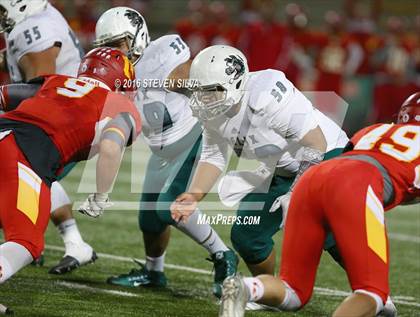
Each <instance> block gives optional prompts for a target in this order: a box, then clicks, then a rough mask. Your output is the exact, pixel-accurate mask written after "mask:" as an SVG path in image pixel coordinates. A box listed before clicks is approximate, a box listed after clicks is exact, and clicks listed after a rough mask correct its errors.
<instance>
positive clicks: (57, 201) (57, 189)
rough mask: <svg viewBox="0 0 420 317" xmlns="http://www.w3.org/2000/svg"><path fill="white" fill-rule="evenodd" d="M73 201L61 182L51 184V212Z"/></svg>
mask: <svg viewBox="0 0 420 317" xmlns="http://www.w3.org/2000/svg"><path fill="white" fill-rule="evenodd" d="M70 204H71V201H70V198H69V196H68V195H67V193H66V191H65V190H64V188H63V186H61V184H60V183H59V182H54V183H52V185H51V213H53V212H54V211H55V210H57V209H58V208H60V207H63V206H65V205H70Z"/></svg>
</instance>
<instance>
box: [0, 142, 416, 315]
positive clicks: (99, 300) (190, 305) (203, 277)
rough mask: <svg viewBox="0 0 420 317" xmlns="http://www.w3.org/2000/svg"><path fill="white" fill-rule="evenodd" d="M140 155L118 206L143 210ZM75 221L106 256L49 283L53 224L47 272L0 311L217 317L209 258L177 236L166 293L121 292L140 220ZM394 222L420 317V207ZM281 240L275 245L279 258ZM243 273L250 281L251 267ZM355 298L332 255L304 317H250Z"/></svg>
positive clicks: (394, 243) (404, 300)
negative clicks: (115, 282)
mask: <svg viewBox="0 0 420 317" xmlns="http://www.w3.org/2000/svg"><path fill="white" fill-rule="evenodd" d="M135 152H136V153H137V155H135V159H134V160H133V162H134V164H132V165H131V166H135V170H136V173H135V174H134V179H133V180H134V183H135V184H134V185H131V184H130V179H131V178H132V177H131V176H130V175H131V174H130V162H131V157H132V156H131V155H130V153H131V151H130V152H128V153H126V155H125V156H124V164H123V168H122V169H121V173H120V175H119V177H118V179H117V181H116V183H115V186H114V191H113V194H112V195H111V198H112V200H113V201H128V202H131V204H134V205H135V203H136V202H137V200H138V196H139V194H138V193H137V194H136V193H134V194H132V193H130V192H131V190H132V189H133V187H134V188H135V187H137V189H141V188H138V187H139V186H141V180H142V178H143V174H144V166H145V162H146V161H147V156H148V155H149V154H148V152H147V151H146V150H144V147H143V146H141V147H139V148H138V149H137V150H136V151H135ZM84 166H85V165H84V164H79V165H78V166H77V167H76V168H75V169H74V170H73V171H72V172H71V174H70V175H68V176H67V177H66V178H65V179H64V181H63V184H64V186H65V187H66V189H67V190H68V192H69V194H71V196H72V198H73V199H74V200H78V201H81V200H83V199H84V198H86V194H80V193H79V194H73V193H76V192H77V190H78V188H79V181H80V178H81V175H82V171H83V169H84ZM87 174H89V175H88V176H87V180H88V181H87V182H88V183H89V182H90V183H91V182H92V180H93V178H92V173H87ZM228 212H229V211H225V212H224V213H228ZM207 214H209V215H212V214H216V212H207ZM75 217H76V218H77V221H78V224H79V228H80V230H81V232H82V234H83V237H84V239H85V241H87V242H88V243H90V244H91V245H92V246H93V247H94V249H95V250H96V251H97V252H98V253H99V259H98V260H97V262H96V263H95V264H93V265H88V266H85V267H82V268H80V269H78V270H76V271H74V272H72V273H70V274H67V275H64V276H58V277H57V276H53V275H49V274H48V273H47V271H48V268H49V267H51V266H52V265H54V264H56V263H57V261H58V260H59V259H60V257H62V255H63V252H62V249H63V243H62V241H61V238H60V237H59V235H58V232H57V230H56V229H55V227H54V226H53V225H51V224H50V225H49V228H48V231H47V234H46V243H47V247H46V250H45V265H44V267H42V268H37V267H32V266H29V267H27V268H25V269H23V270H22V271H21V272H19V273H18V274H17V275H15V276H14V277H12V278H11V279H10V280H9V281H7V282H6V283H5V284H3V285H1V286H0V303H2V304H4V305H6V306H8V307H10V308H12V309H13V310H14V312H15V315H16V316H51V317H52V316H77V317H80V316H98V317H104V316H150V317H151V316H204V317H206V316H217V311H218V306H217V302H216V300H215V298H214V297H213V296H212V294H211V284H212V275H211V269H212V265H211V263H210V262H207V261H206V260H205V258H206V257H207V253H206V251H205V250H204V249H201V248H200V247H199V246H197V245H196V244H195V243H194V242H193V241H192V240H190V239H189V238H187V237H186V236H184V235H182V234H181V233H179V232H178V231H177V230H172V238H171V242H170V244H169V248H168V251H167V255H166V263H167V267H166V270H165V272H166V275H167V277H168V287H167V288H166V289H150V288H128V289H127V288H122V287H116V286H111V285H108V284H106V282H105V281H106V279H107V277H109V276H110V275H114V274H119V273H126V272H128V271H129V270H130V269H131V268H134V267H135V266H136V264H134V263H133V262H132V261H131V258H138V259H143V258H144V252H143V242H142V237H141V234H140V233H139V230H138V225H137V212H136V211H106V213H105V215H103V216H102V217H101V218H99V219H92V218H88V217H86V216H83V215H79V214H75ZM386 219H387V226H388V232H389V238H390V246H391V271H390V281H391V294H392V295H393V298H394V301H395V303H396V305H397V308H398V311H399V316H402V317H404V316H407V317H409V316H410V317H411V316H420V206H419V205H417V206H411V207H399V208H396V209H395V210H393V211H392V212H390V213H387V214H386ZM215 229H216V230H217V231H218V233H219V234H220V235H221V236H222V238H223V239H224V240H225V241H227V242H228V244H230V242H229V231H230V226H227V225H218V226H215ZM281 238H282V234H281V233H279V234H277V236H276V237H275V240H276V244H277V246H276V248H277V250H279V248H280V245H281V244H280V243H281ZM302 243H303V242H302ZM239 271H240V272H242V273H243V274H244V275H249V273H248V271H247V269H246V267H245V265H244V264H243V262H241V263H240V267H239ZM347 292H349V286H348V283H347V280H346V276H345V274H344V271H343V270H342V269H341V268H340V267H339V266H338V265H337V264H335V262H333V261H332V260H331V259H330V257H329V255H328V254H324V255H323V257H322V260H321V265H320V268H319V270H318V275H317V281H316V289H315V292H314V295H313V297H312V300H311V302H310V303H309V304H308V305H307V306H306V307H305V308H304V309H303V310H301V311H300V312H298V313H296V314H293V313H283V314H282V313H273V312H249V313H248V314H247V316H261V317H262V316H276V315H279V314H282V315H286V316H311V317H312V316H316V317H321V316H329V315H331V312H332V311H333V310H334V308H335V307H336V306H337V305H338V304H339V302H340V301H341V300H342V299H343V297H344V296H346V295H347ZM349 317H350V316H349Z"/></svg>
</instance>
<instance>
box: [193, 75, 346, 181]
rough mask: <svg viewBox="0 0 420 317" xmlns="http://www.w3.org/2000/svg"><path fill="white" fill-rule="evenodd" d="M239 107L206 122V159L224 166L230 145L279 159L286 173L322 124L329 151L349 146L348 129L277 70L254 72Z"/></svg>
mask: <svg viewBox="0 0 420 317" xmlns="http://www.w3.org/2000/svg"><path fill="white" fill-rule="evenodd" d="M245 90H246V92H245V95H244V97H243V98H242V101H241V108H240V110H239V112H238V113H237V114H236V115H234V116H233V117H231V118H228V117H227V116H226V115H223V116H221V117H219V118H216V119H215V120H211V121H208V122H206V123H205V124H204V133H203V136H204V138H203V151H202V155H201V161H206V162H209V163H212V164H214V165H216V166H217V167H219V168H220V169H223V168H224V166H225V165H226V155H227V150H228V147H229V146H230V147H232V148H233V149H234V151H235V152H236V154H237V155H240V157H242V158H245V159H256V160H258V161H260V162H262V163H264V165H266V166H267V167H269V166H272V164H273V163H275V164H276V165H277V169H279V168H280V169H285V171H286V172H285V175H288V174H290V173H294V172H296V171H297V169H298V167H299V163H298V155H299V149H300V148H302V147H301V146H299V144H298V142H299V141H300V140H301V139H302V138H303V137H304V136H305V134H306V133H308V132H309V131H310V130H312V129H314V128H315V127H317V126H318V125H319V126H320V128H321V130H322V132H323V133H324V136H325V138H326V140H327V144H328V146H327V152H328V151H331V150H333V149H335V148H343V147H344V146H345V145H346V144H347V142H348V138H347V135H346V133H345V132H344V131H343V130H342V129H341V128H340V127H339V126H338V125H337V124H335V123H334V122H333V121H332V120H331V119H329V118H328V117H326V116H325V115H324V114H323V113H321V112H320V111H319V110H317V109H315V108H314V107H313V106H312V104H311V102H310V101H309V100H308V99H307V98H306V97H305V96H304V95H303V94H302V93H301V92H300V91H299V90H298V89H297V88H296V87H295V86H294V85H293V84H292V83H291V82H290V81H289V80H288V79H287V78H286V76H285V75H284V73H282V72H280V71H276V70H271V69H269V70H264V71H258V72H253V73H250V74H249V77H248V81H247V83H246V86H245Z"/></svg>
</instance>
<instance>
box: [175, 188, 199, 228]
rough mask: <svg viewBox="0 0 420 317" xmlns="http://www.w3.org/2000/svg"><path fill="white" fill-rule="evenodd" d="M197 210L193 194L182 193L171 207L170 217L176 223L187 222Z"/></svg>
mask: <svg viewBox="0 0 420 317" xmlns="http://www.w3.org/2000/svg"><path fill="white" fill-rule="evenodd" d="M196 208H197V199H196V198H195V196H194V195H193V194H190V193H183V194H181V195H179V196H178V198H177V199H176V200H175V201H174V202H173V203H172V205H171V216H172V219H174V220H175V221H176V222H180V221H183V222H187V220H188V218H189V217H190V216H191V214H192V213H193V212H194V211H195V209H196Z"/></svg>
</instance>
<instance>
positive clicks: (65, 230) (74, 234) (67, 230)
mask: <svg viewBox="0 0 420 317" xmlns="http://www.w3.org/2000/svg"><path fill="white" fill-rule="evenodd" d="M57 229H58V231H59V232H60V235H61V237H62V238H63V241H64V245H65V246H66V251H67V245H68V244H71V243H73V244H78V245H80V244H82V243H84V242H83V239H82V236H81V235H80V232H79V228H77V223H76V220H75V219H74V218H72V219H68V220H65V221H63V222H62V223H60V224H59V225H58V226H57Z"/></svg>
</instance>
